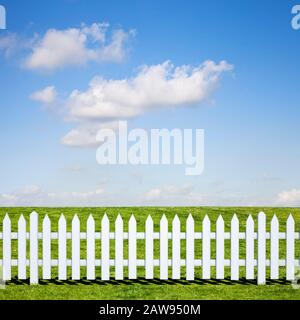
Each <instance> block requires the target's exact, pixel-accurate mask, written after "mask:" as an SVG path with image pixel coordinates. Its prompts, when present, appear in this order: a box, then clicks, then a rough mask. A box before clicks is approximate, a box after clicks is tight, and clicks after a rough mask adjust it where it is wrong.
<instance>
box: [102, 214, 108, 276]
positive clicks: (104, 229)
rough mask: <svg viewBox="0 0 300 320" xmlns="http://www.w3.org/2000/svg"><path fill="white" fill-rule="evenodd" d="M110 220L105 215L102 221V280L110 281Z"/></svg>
mask: <svg viewBox="0 0 300 320" xmlns="http://www.w3.org/2000/svg"><path fill="white" fill-rule="evenodd" d="M109 242H110V241H109V219H108V216H107V214H105V215H104V216H103V218H102V221H101V279H102V280H104V281H107V280H109V277H110V276H109V270H110V267H109V252H110V250H109V249H110V248H109Z"/></svg>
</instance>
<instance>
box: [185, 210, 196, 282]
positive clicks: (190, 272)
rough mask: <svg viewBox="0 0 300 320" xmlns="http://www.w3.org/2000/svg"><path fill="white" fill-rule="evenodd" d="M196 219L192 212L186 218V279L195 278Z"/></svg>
mask: <svg viewBox="0 0 300 320" xmlns="http://www.w3.org/2000/svg"><path fill="white" fill-rule="evenodd" d="M194 233H195V230H194V219H193V217H192V215H191V214H190V215H189V216H188V218H187V220H186V280H194V279H195V275H194V273H195V272H194V263H195V234H194Z"/></svg>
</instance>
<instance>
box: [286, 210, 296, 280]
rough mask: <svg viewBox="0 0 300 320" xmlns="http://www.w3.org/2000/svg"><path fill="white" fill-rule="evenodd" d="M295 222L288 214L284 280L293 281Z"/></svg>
mask: <svg viewBox="0 0 300 320" xmlns="http://www.w3.org/2000/svg"><path fill="white" fill-rule="evenodd" d="M294 233H295V221H294V218H293V216H292V215H291V214H290V215H289V217H288V219H287V221H286V279H287V280H294V279H295V258H294V255H295V239H294Z"/></svg>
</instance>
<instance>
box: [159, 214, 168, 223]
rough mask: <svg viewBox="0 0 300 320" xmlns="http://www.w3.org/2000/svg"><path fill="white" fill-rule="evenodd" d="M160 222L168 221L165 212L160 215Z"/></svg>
mask: <svg viewBox="0 0 300 320" xmlns="http://www.w3.org/2000/svg"><path fill="white" fill-rule="evenodd" d="M160 223H164V224H165V223H168V219H167V217H166V215H165V214H163V216H162V217H161V219H160Z"/></svg>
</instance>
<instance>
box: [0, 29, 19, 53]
mask: <svg viewBox="0 0 300 320" xmlns="http://www.w3.org/2000/svg"><path fill="white" fill-rule="evenodd" d="M17 47H18V39H17V35H16V34H15V33H9V34H7V35H5V36H2V37H0V51H2V52H3V53H4V56H5V57H6V58H8V57H9V56H11V54H12V53H14V52H15V51H16V49H17Z"/></svg>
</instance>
